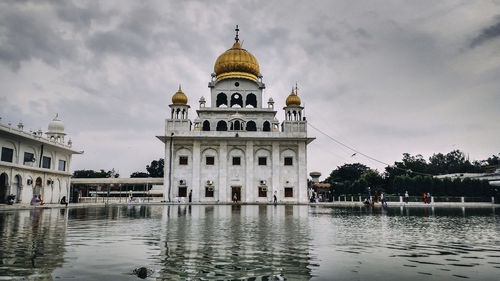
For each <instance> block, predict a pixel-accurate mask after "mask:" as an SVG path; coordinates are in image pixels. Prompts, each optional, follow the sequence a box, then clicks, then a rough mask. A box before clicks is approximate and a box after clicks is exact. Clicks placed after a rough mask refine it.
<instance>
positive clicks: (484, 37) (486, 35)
mask: <svg viewBox="0 0 500 281" xmlns="http://www.w3.org/2000/svg"><path fill="white" fill-rule="evenodd" d="M496 20H497V22H496V23H495V24H493V25H490V26H488V27H486V28H483V29H482V30H481V32H480V34H479V35H478V36H477V37H475V38H474V39H472V41H471V43H470V47H471V48H474V47H477V46H479V45H482V44H484V43H486V42H487V41H490V40H494V39H496V38H498V37H499V36H500V16H497V17H496Z"/></svg>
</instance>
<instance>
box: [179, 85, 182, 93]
mask: <svg viewBox="0 0 500 281" xmlns="http://www.w3.org/2000/svg"><path fill="white" fill-rule="evenodd" d="M179 92H182V89H181V84H179Z"/></svg>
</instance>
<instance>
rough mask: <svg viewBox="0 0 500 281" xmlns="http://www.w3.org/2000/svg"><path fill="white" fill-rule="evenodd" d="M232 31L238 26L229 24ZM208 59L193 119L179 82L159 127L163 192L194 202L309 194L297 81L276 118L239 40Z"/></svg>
mask: <svg viewBox="0 0 500 281" xmlns="http://www.w3.org/2000/svg"><path fill="white" fill-rule="evenodd" d="M236 31H237V32H238V29H237V30H236ZM235 41H236V42H235V43H234V44H233V46H232V47H231V48H230V49H229V50H227V51H226V52H224V53H223V54H221V55H220V56H219V57H218V58H217V60H216V62H215V66H214V73H213V74H212V79H211V81H210V82H209V83H208V87H209V88H210V104H209V105H207V104H206V103H207V102H206V100H205V98H204V97H201V99H200V100H199V108H198V109H197V110H196V113H197V116H196V118H195V119H194V121H191V120H190V119H189V118H188V111H189V108H190V106H189V104H188V98H187V96H186V94H184V92H182V90H181V88H180V87H179V90H178V91H177V92H176V93H175V94H174V95H173V96H172V104H170V116H169V118H168V119H167V120H166V122H165V123H166V124H165V135H163V136H159V137H158V138H159V139H160V140H162V141H163V142H164V143H165V181H164V182H165V200H167V201H172V199H173V198H175V197H181V198H182V197H188V196H189V194H190V192H191V191H192V199H193V201H194V202H231V201H233V199H236V200H237V201H241V202H271V201H272V200H273V196H274V195H276V196H277V198H278V200H279V201H281V202H308V200H309V198H308V194H307V171H306V169H307V145H308V144H309V143H310V142H311V141H313V140H314V138H310V137H307V121H306V118H305V116H304V111H303V110H304V107H303V106H301V100H300V98H299V96H298V89H297V87H295V88H293V90H292V92H291V93H290V95H289V96H288V98H287V99H286V106H285V107H284V108H283V110H284V115H285V120H284V121H283V122H282V123H281V124H280V122H279V121H278V119H277V118H276V113H277V111H276V110H275V109H274V101H273V99H272V98H270V99H269V100H268V101H267V104H265V102H264V101H263V97H262V94H263V90H264V88H265V85H264V83H263V82H262V75H261V74H260V69H259V64H258V62H257V59H256V58H255V57H254V56H253V55H252V54H251V53H250V52H248V51H247V50H245V49H243V48H242V46H241V44H240V43H239V38H238V33H236V37H235Z"/></svg>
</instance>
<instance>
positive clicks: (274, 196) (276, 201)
mask: <svg viewBox="0 0 500 281" xmlns="http://www.w3.org/2000/svg"><path fill="white" fill-rule="evenodd" d="M273 198H274V204H276V203H278V197H276V191H274V194H273Z"/></svg>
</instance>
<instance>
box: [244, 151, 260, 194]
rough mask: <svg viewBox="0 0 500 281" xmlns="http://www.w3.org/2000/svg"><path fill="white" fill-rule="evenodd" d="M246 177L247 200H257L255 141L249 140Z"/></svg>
mask: <svg viewBox="0 0 500 281" xmlns="http://www.w3.org/2000/svg"><path fill="white" fill-rule="evenodd" d="M245 159H246V167H245V168H246V172H245V174H246V179H245V186H244V187H243V188H244V189H245V202H255V197H257V196H256V194H257V186H256V184H255V180H254V178H253V141H247V143H246V151H245Z"/></svg>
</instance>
